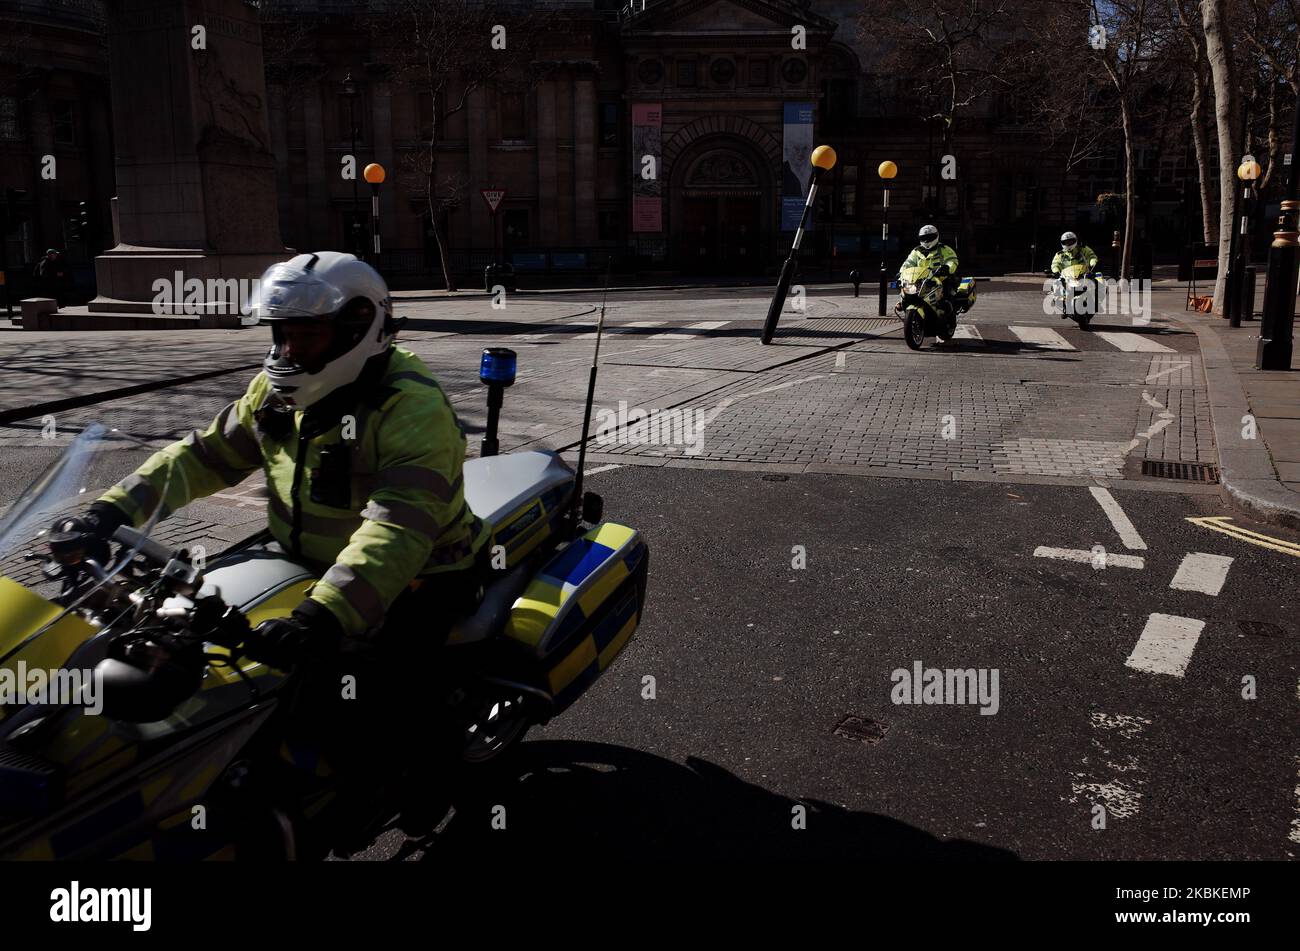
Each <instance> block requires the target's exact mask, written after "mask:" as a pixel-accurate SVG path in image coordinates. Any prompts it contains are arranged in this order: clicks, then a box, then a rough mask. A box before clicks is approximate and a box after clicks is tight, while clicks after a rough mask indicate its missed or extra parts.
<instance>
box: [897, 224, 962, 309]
mask: <svg viewBox="0 0 1300 951" xmlns="http://www.w3.org/2000/svg"><path fill="white" fill-rule="evenodd" d="M917 240H918V242H919V243H918V244H917V246H916V247H915V248H913V249H912V253H911V254H909V255H908V256H907V259H906V260H905V261H904V262H903V264H902V267H900V268H899V271H898V274H899V279H900V280H901V279H902V274H903V268H909V267H928V268H929V269H930V273H931V274H933V275H934V276H935V277H937V278H939V280H941V281H942V282H943V299H944V302H945V303H947V304H948V305H949V306H952V298H953V295H954V294H955V293H956V291H957V252H956V251H954V250H953V249H952V248H950V247H949V246H948V245H946V244H942V243H941V242H940V241H939V229H938V228H936V227H935V226H934V225H926V226H925V227H923V228H922V229H921V231H920V233H919V234H918V235H917Z"/></svg>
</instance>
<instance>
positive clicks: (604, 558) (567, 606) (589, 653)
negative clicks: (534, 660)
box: [505, 522, 647, 712]
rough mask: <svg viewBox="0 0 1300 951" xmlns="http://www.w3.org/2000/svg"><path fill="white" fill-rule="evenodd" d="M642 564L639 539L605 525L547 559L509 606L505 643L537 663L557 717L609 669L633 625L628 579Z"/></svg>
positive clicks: (636, 609) (635, 613)
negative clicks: (522, 649)
mask: <svg viewBox="0 0 1300 951" xmlns="http://www.w3.org/2000/svg"><path fill="white" fill-rule="evenodd" d="M646 556H647V549H646V546H645V543H644V542H643V541H642V540H641V535H640V533H639V532H637V531H636V530H635V529H632V528H628V527H627V526H625V525H617V524H614V523H612V522H605V523H603V524H601V525H598V526H596V527H595V528H593V529H592V530H591V531H589V532H587V534H586V535H584V536H583V537H582V538H580V539H578V540H576V541H575V542H573V543H572V544H571V545H569V547H568V548H566V549H565V550H564V551H563V552H561V553H560V554H558V555H557V556H556V557H555V558H553V559H551V561H550V562H549V563H548V564H547V565H546V567H545V568H543V569H542V571H541V573H540V574H539V575H538V576H537V577H536V578H534V579H533V581H532V582H531V583H529V585H528V588H527V590H525V591H524V593H523V595H522V596H521V597H520V598H519V600H517V601H516V602H515V606H514V609H513V610H512V611H511V613H510V620H509V621H508V622H507V624H506V629H505V633H506V636H507V637H509V638H511V639H512V640H515V641H518V642H519V643H520V644H523V645H525V646H526V647H528V648H529V649H530V650H531V651H532V652H533V653H534V655H535V656H536V657H538V658H539V659H540V660H542V661H543V663H544V664H545V670H546V679H547V685H548V687H549V689H550V692H551V694H552V695H553V696H554V697H555V698H556V709H557V712H558V710H562V709H564V708H565V707H566V706H568V705H569V703H571V702H572V701H573V700H574V699H576V698H577V697H578V696H579V695H581V693H582V692H583V690H585V689H586V687H587V686H588V685H589V684H590V683H591V682H592V681H593V680H595V679H596V678H597V677H598V676H600V673H601V671H603V670H605V668H607V667H608V666H609V665H610V664H611V663H613V661H614V658H615V657H617V656H618V655H619V653H620V652H621V651H622V650H623V648H624V646H626V644H627V642H628V639H629V638H630V637H631V636H632V632H633V631H635V630H636V627H637V624H638V623H640V619H641V597H642V595H641V592H640V591H639V590H638V586H637V585H636V584H634V583H632V579H633V578H634V576H635V574H636V572H637V571H638V570H639V569H640V568H641V566H642V563H643V562H644V561H645V559H646Z"/></svg>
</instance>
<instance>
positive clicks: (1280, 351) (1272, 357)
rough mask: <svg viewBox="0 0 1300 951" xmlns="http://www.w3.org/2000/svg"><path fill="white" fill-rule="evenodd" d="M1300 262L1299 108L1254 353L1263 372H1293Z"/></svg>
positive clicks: (1269, 259) (1299, 108)
mask: <svg viewBox="0 0 1300 951" xmlns="http://www.w3.org/2000/svg"><path fill="white" fill-rule="evenodd" d="M1298 259H1300V105H1297V107H1296V109H1295V128H1294V129H1293V130H1292V132H1291V176H1290V178H1289V179H1288V180H1287V189H1286V199H1285V200H1284V201H1283V202H1282V216H1281V217H1280V218H1279V219H1278V228H1277V231H1276V232H1274V234H1273V246H1272V247H1271V248H1270V249H1269V253H1268V280H1267V281H1266V282H1265V283H1264V319H1263V323H1262V326H1261V327H1260V332H1259V345H1258V346H1257V347H1256V350H1255V366H1256V367H1257V368H1258V369H1260V370H1289V369H1291V339H1292V334H1293V333H1294V326H1295V299H1296V268H1297V261H1298Z"/></svg>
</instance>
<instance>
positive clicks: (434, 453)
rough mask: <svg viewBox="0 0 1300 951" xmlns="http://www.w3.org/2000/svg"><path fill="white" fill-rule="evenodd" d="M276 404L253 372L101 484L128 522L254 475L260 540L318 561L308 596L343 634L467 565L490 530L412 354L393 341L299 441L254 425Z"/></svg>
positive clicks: (440, 404)
mask: <svg viewBox="0 0 1300 951" xmlns="http://www.w3.org/2000/svg"><path fill="white" fill-rule="evenodd" d="M277 405H279V404H278V400H276V398H275V396H274V393H273V391H272V389H271V386H270V383H269V382H268V381H267V379H266V375H265V374H263V373H259V374H258V375H257V376H256V377H254V378H253V381H252V382H251V383H250V384H249V387H248V390H247V392H245V393H244V395H243V396H242V397H241V398H240V399H238V400H237V401H235V402H234V403H231V404H230V405H229V406H227V407H226V408H225V409H223V410H222V411H221V412H220V413H219V414H218V415H217V418H216V419H215V420H213V422H212V423H211V425H209V426H208V428H207V429H206V430H204V431H203V432H201V433H200V432H198V431H195V432H193V433H191V434H190V435H188V436H186V437H185V438H184V439H182V440H181V441H180V442H177V443H173V444H172V445H170V446H168V447H166V448H165V449H162V450H161V451H159V452H157V453H155V454H154V455H153V456H152V457H150V458H149V459H148V460H147V461H146V462H145V463H144V465H142V466H141V467H140V468H139V469H138V470H136V472H135V473H134V474H132V475H131V476H128V477H127V478H126V479H125V480H123V481H122V482H121V483H119V484H118V485H117V486H115V487H114V488H113V489H111V490H109V492H107V493H106V494H105V495H104V496H103V501H106V502H111V503H112V504H113V505H116V506H117V507H118V508H120V509H121V510H122V511H123V512H125V513H127V514H128V515H130V516H131V518H132V519H133V520H134V524H136V525H139V524H141V523H143V522H145V521H146V520H147V519H148V518H149V516H150V515H151V514H152V513H153V511H154V509H155V508H156V507H157V506H158V505H160V504H161V506H162V516H163V517H165V516H167V515H169V514H170V513H172V512H174V511H176V510H177V509H179V508H181V507H182V506H184V505H186V504H187V503H189V502H190V501H192V500H194V499H198V498H202V497H204V496H207V495H212V494H214V493H216V492H219V491H221V490H222V489H226V488H229V487H231V486H234V485H236V484H237V483H239V482H240V481H242V480H243V479H244V478H246V477H247V476H248V475H250V474H251V473H253V472H254V471H255V470H257V469H258V468H261V469H262V470H263V472H264V473H265V474H266V485H267V490H268V493H267V494H268V506H267V517H268V522H269V524H270V528H271V534H272V535H274V536H275V539H276V541H278V542H279V543H280V544H281V545H282V546H284V548H285V550H286V551H288V552H290V553H292V554H293V555H294V556H295V557H299V558H301V559H303V560H304V561H307V562H311V563H315V564H317V565H319V566H322V567H324V566H330V567H329V568H328V570H326V571H325V573H324V576H323V577H322V578H321V580H320V581H319V582H318V583H317V584H316V585H315V586H313V588H312V590H311V598H312V599H313V600H315V601H318V602H320V603H321V604H322V605H324V606H325V607H327V608H329V609H330V610H331V611H332V612H333V614H334V615H335V616H336V617H337V618H338V619H339V621H340V623H341V624H342V625H343V628H344V630H345V631H346V632H347V633H348V634H354V635H355V634H360V633H363V632H365V631H367V630H370V629H373V628H377V627H379V625H380V624H381V623H382V622H383V619H384V616H385V614H386V613H387V611H388V608H389V607H390V606H391V605H392V603H393V601H394V600H395V599H396V597H397V596H398V594H400V593H401V591H402V589H403V588H405V587H406V586H407V585H408V584H410V582H411V581H412V579H414V578H415V577H416V576H417V575H422V574H434V573H437V572H443V571H454V570H459V569H463V568H468V567H470V566H471V565H472V564H473V560H474V556H475V554H476V553H477V552H478V550H479V549H480V548H481V547H482V546H483V545H484V544H485V543H486V541H487V539H488V536H489V528H488V526H487V525H485V524H484V523H483V522H482V521H481V520H479V519H478V518H476V517H475V515H474V513H473V512H471V511H470V509H469V506H468V505H467V504H466V502H465V491H464V486H463V482H462V474H461V469H462V464H463V463H464V460H465V436H464V434H463V433H462V432H461V429H460V424H459V422H458V421H457V419H456V414H455V412H454V411H453V409H452V407H451V404H450V403H449V402H448V401H447V398H446V396H445V395H444V394H443V392H442V389H441V388H440V387H439V386H438V383H437V381H436V380H435V379H434V378H433V374H432V373H431V372H430V371H429V368H428V367H426V366H425V365H424V362H423V361H421V360H420V358H419V357H417V356H416V355H415V354H413V353H411V352H410V351H409V350H406V349H404V348H402V347H394V348H393V349H392V351H391V353H390V357H389V361H388V365H387V367H386V369H385V372H384V374H383V376H382V377H381V378H380V381H379V384H378V386H376V387H374V388H372V389H371V390H370V391H369V392H368V394H366V395H365V396H364V398H362V399H361V402H360V403H359V404H358V405H357V407H356V409H355V411H354V412H353V413H351V414H345V415H343V416H342V418H341V419H339V421H338V422H337V423H335V424H334V425H333V426H332V427H331V428H329V429H325V430H324V431H322V432H319V433H312V434H310V435H308V436H305V437H303V436H301V435H300V434H301V429H302V426H303V417H304V414H303V413H302V412H301V411H298V412H294V413H292V414H289V413H287V412H286V413H284V414H283V420H284V429H283V431H277V432H276V434H275V435H272V434H271V432H270V431H268V430H272V431H274V427H268V426H264V425H263V426H259V423H258V419H259V416H261V415H262V414H263V413H264V412H266V411H267V410H268V409H271V410H274V407H276V406H277Z"/></svg>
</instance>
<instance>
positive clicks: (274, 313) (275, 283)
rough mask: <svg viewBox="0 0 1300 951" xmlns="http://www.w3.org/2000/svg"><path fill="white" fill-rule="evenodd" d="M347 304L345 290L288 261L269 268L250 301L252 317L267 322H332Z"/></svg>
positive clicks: (250, 314)
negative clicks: (310, 320)
mask: <svg viewBox="0 0 1300 951" xmlns="http://www.w3.org/2000/svg"><path fill="white" fill-rule="evenodd" d="M346 302H347V301H346V298H345V297H344V294H343V291H342V290H340V289H339V288H338V287H336V286H335V285H333V284H331V283H330V282H329V281H325V280H322V279H321V278H320V277H318V276H317V275H315V274H314V273H312V272H311V271H308V270H305V269H304V268H302V267H299V266H296V265H292V264H289V263H288V262H285V263H282V264H273V265H271V266H270V267H269V268H267V269H266V272H265V273H264V274H263V275H262V277H261V280H259V281H258V285H257V287H256V289H255V290H254V291H253V294H252V296H251V298H250V299H249V316H250V317H256V318H257V319H259V320H266V321H272V320H303V319H304V318H306V319H310V318H313V317H319V318H321V319H329V318H330V317H331V316H333V315H334V314H336V313H338V311H339V310H340V309H341V308H342V307H343V305H344V304H345V303H346Z"/></svg>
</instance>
